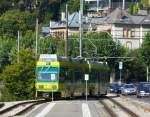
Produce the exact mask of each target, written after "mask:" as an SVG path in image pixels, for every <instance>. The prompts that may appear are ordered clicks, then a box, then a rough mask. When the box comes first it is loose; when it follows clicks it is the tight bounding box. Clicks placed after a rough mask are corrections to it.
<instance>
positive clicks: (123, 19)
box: [91, 8, 150, 49]
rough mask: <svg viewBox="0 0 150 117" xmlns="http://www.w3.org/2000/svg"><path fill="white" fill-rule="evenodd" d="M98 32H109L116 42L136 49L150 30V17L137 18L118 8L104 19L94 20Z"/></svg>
mask: <svg viewBox="0 0 150 117" xmlns="http://www.w3.org/2000/svg"><path fill="white" fill-rule="evenodd" d="M91 23H94V24H95V25H96V30H97V31H108V32H109V33H110V34H111V35H112V37H113V39H114V41H119V42H120V43H121V44H122V45H123V46H125V47H127V48H130V49H136V48H139V47H140V46H141V44H142V41H143V38H144V36H145V34H146V33H147V32H148V31H149V30H150V16H135V15H131V14H129V13H127V12H126V11H125V10H122V9H121V8H117V9H116V10H114V11H113V12H112V13H111V14H109V15H108V16H106V17H104V18H97V19H93V20H92V21H91Z"/></svg>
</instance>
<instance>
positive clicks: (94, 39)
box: [69, 32, 125, 68]
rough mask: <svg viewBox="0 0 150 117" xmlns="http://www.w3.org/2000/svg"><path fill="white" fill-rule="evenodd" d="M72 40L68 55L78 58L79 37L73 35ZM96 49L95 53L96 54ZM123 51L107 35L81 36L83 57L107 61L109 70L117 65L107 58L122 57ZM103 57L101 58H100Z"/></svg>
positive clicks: (116, 61) (114, 61)
mask: <svg viewBox="0 0 150 117" xmlns="http://www.w3.org/2000/svg"><path fill="white" fill-rule="evenodd" d="M70 38H72V39H74V42H73V43H72V42H71V41H72V40H71V39H70V40H71V41H70V43H71V44H72V45H71V44H69V45H70V48H71V49H70V50H72V52H71V51H70V53H71V54H72V55H70V56H72V57H76V56H74V55H78V56H79V40H78V39H79V35H73V36H72V37H70ZM96 49H97V52H96ZM124 53H125V49H124V48H123V47H122V46H121V45H120V44H119V43H118V44H117V43H115V42H114V41H113V40H112V38H111V37H110V36H109V35H108V33H104V32H101V33H93V32H92V33H84V35H83V57H86V58H91V59H92V58H95V60H96V61H107V62H108V63H109V66H110V67H111V68H114V67H115V66H116V65H117V64H118V60H117V59H107V57H118V56H123V55H124ZM101 57H103V58H101Z"/></svg>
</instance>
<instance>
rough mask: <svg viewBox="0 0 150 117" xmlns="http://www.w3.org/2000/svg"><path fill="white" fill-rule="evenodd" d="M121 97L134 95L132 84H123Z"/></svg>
mask: <svg viewBox="0 0 150 117" xmlns="http://www.w3.org/2000/svg"><path fill="white" fill-rule="evenodd" d="M121 94H122V95H135V94H136V87H135V86H134V85H133V84H124V85H123V86H122V88H121Z"/></svg>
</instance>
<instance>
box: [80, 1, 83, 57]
mask: <svg viewBox="0 0 150 117" xmlns="http://www.w3.org/2000/svg"><path fill="white" fill-rule="evenodd" d="M82 16H83V0H80V12H79V24H80V57H81V58H82V35H83V28H82Z"/></svg>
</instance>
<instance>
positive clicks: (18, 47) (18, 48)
mask: <svg viewBox="0 0 150 117" xmlns="http://www.w3.org/2000/svg"><path fill="white" fill-rule="evenodd" d="M17 42H18V43H17V51H18V57H17V62H18V63H19V52H20V32H19V31H18V40H17Z"/></svg>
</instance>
